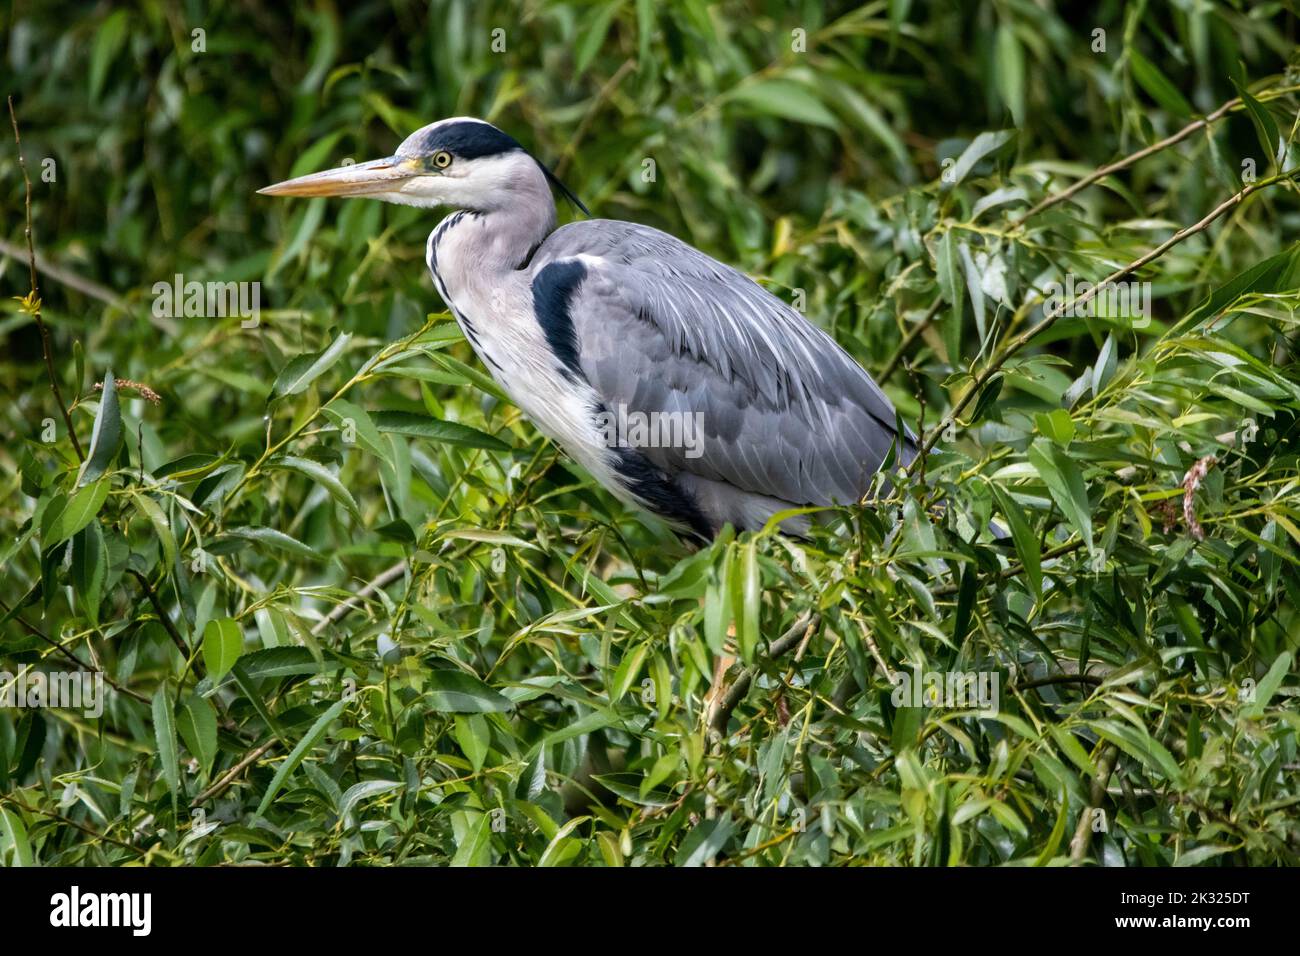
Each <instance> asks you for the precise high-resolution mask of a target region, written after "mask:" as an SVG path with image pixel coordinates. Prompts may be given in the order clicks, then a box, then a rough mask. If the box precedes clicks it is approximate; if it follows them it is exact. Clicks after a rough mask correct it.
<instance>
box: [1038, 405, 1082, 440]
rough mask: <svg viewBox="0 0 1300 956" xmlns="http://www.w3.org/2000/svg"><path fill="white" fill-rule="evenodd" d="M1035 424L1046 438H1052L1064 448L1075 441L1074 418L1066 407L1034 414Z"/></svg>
mask: <svg viewBox="0 0 1300 956" xmlns="http://www.w3.org/2000/svg"><path fill="white" fill-rule="evenodd" d="M1034 425H1035V427H1036V428H1037V429H1038V431H1039V433H1040V434H1041V435H1043V437H1045V438H1050V439H1051V440H1052V441H1054V442H1056V444H1058V445H1060V446H1061V447H1062V448H1064V447H1065V446H1066V445H1068V444H1070V442H1072V441H1074V419H1072V418H1071V417H1070V413H1069V412H1067V411H1066V410H1065V409H1064V408H1054V409H1052V411H1050V412H1048V413H1046V414H1044V413H1042V412H1039V413H1038V414H1037V415H1035V416H1034Z"/></svg>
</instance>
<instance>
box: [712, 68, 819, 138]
mask: <svg viewBox="0 0 1300 956" xmlns="http://www.w3.org/2000/svg"><path fill="white" fill-rule="evenodd" d="M726 99H727V100H729V101H730V102H733V103H740V104H743V105H745V106H747V107H749V108H750V109H751V110H753V111H755V112H757V113H760V114H765V115H767V116H775V117H777V118H779V119H786V120H792V121H794V122H796V123H811V124H812V125H814V126H825V127H826V128H827V129H836V128H838V127H839V121H838V120H837V119H836V118H835V114H833V113H832V112H831V111H830V110H828V109H827V108H826V107H825V105H823V103H822V101H821V100H820V99H818V98H817V94H816V93H814V92H813V91H812V90H811V89H810V88H809V87H807V86H805V85H804V84H802V83H797V82H795V81H793V80H788V79H778V78H773V79H769V80H759V81H758V82H756V83H751V82H743V83H741V84H740V85H739V86H737V87H735V88H734V89H733V90H732V91H731V92H730V93H729V94H728V95H727V96H726Z"/></svg>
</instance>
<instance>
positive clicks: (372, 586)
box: [311, 561, 406, 634]
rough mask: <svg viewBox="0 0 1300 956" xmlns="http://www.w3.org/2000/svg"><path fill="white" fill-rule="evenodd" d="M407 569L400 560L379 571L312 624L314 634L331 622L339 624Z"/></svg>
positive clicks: (404, 563)
mask: <svg viewBox="0 0 1300 956" xmlns="http://www.w3.org/2000/svg"><path fill="white" fill-rule="evenodd" d="M405 571H406V562H405V561H398V562H397V563H396V564H394V565H393V566H392V567H391V568H387V569H385V570H383V571H381V572H379V574H378V576H376V577H375V578H373V579H372V580H371V581H370V583H369V584H367V585H366V586H365V587H363V588H362V589H361V590H360V591H358V592H357V593H356V594H355V595H353V596H352V597H350V598H348V599H347V600H346V601H344V602H343V603H342V604H338V605H335V606H334V607H333V608H331V609H330V612H329V613H328V614H326V615H325V616H324V617H323V618H321V619H320V620H319V621H317V622H316V623H315V624H313V625H312V629H311V632H312V633H313V634H319V633H321V631H323V630H325V628H327V627H329V626H330V625H331V624H337V623H338V622H339V621H341V620H343V618H345V617H347V616H348V614H349V613H350V612H352V611H354V610H356V609H357V608H359V607H360V606H361V602H362V601H364V600H365V599H366V598H368V597H370V595H372V594H374V593H375V592H376V591H382V590H383V589H384V588H386V587H388V585H390V584H392V583H393V582H394V581H396V580H397V579H398V578H400V577H401V576H402V574H403V573H404V572H405Z"/></svg>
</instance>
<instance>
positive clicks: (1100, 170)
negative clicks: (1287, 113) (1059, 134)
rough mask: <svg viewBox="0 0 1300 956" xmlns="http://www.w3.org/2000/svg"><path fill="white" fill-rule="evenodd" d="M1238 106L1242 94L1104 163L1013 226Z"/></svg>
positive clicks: (1039, 205)
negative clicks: (1193, 120)
mask: <svg viewBox="0 0 1300 956" xmlns="http://www.w3.org/2000/svg"><path fill="white" fill-rule="evenodd" d="M1239 106H1241V97H1239V96H1238V97H1234V98H1233V99H1230V100H1228V102H1226V103H1224V104H1223V105H1222V106H1220V107H1219V108H1218V109H1217V110H1215V111H1214V112H1213V113H1210V114H1208V115H1207V116H1205V117H1204V118H1203V119H1198V120H1196V121H1195V122H1194V123H1188V124H1187V125H1186V126H1184V127H1183V128H1182V129H1180V130H1179V131H1178V132H1177V133H1174V134H1173V135H1172V136H1166V137H1165V138H1164V139H1162V140H1160V142H1158V143H1152V144H1151V145H1150V146H1146V147H1143V148H1142V149H1139V150H1138V151H1137V152H1136V153H1130V154H1129V155H1128V156H1125V157H1124V158H1123V159H1117V160H1115V162H1113V163H1108V164H1107V165H1105V166H1099V167H1097V169H1095V170H1093V171H1092V172H1091V173H1089V174H1088V175H1087V176H1084V177H1083V178H1082V179H1080V180H1079V181H1078V182H1077V183H1075V184H1074V185H1073V186H1070V187H1069V188H1067V189H1062V190H1061V191H1060V192H1059V193H1053V194H1052V195H1050V196H1048V197H1047V198H1046V199H1043V200H1042V201H1041V202H1039V203H1038V205H1036V206H1034V207H1032V208H1031V209H1030V210H1029V211H1028V212H1026V213H1025V214H1024V215H1022V216H1021V217H1020V218H1019V219H1016V220H1015V221H1013V222H1012V223H1011V225H1012V226H1013V227H1015V226H1019V225H1020V224H1021V223H1023V222H1024V221H1025V220H1026V219H1032V218H1033V217H1034V216H1037V215H1038V214H1039V213H1040V212H1043V211H1044V210H1046V209H1051V208H1052V207H1053V206H1055V205H1058V204H1059V203H1063V202H1065V201H1066V200H1067V199H1070V198H1072V197H1073V196H1075V195H1076V194H1077V193H1080V192H1082V191H1083V190H1085V189H1087V188H1088V187H1089V186H1091V185H1092V184H1093V183H1096V182H1100V181H1101V180H1103V179H1105V178H1106V177H1107V176H1110V175H1113V174H1114V173H1117V172H1119V171H1120V170H1121V169H1127V168H1128V167H1130V166H1132V165H1133V164H1134V163H1136V162H1139V161H1141V160H1143V159H1146V158H1147V157H1148V156H1152V155H1154V154H1155V153H1158V152H1160V151H1161V150H1164V149H1168V148H1169V147H1170V146H1174V145H1177V144H1178V143H1181V142H1182V141H1183V140H1185V139H1187V137H1189V136H1191V135H1192V134H1193V133H1195V132H1196V131H1197V130H1202V129H1205V127H1207V126H1209V125H1210V124H1211V123H1213V122H1215V121H1216V120H1218V119H1221V118H1222V117H1224V116H1226V115H1227V114H1228V113H1229V112H1231V111H1232V110H1234V109H1236V108H1237V107H1239Z"/></svg>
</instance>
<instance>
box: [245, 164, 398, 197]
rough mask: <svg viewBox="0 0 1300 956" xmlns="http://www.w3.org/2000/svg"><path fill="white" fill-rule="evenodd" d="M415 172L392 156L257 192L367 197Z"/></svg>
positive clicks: (386, 189)
mask: <svg viewBox="0 0 1300 956" xmlns="http://www.w3.org/2000/svg"><path fill="white" fill-rule="evenodd" d="M414 175H415V171H414V170H412V169H411V168H410V167H409V166H407V165H406V162H405V160H402V159H399V158H398V157H396V156H389V157H388V158H386V159H372V160H370V162H368V163H352V164H350V165H348V166H339V167H338V168H337V169H327V170H325V171H324V172H321V173H312V174H310V175H308V176H299V177H298V178H297V179H286V180H285V181H284V182H282V183H276V184H275V185H274V186H267V187H265V188H263V189H259V190H258V192H259V193H261V194H262V195H263V196H368V195H372V194H374V193H384V192H391V191H392V190H393V189H394V188H395V187H397V186H398V185H399V184H400V183H402V182H403V181H405V180H407V179H410V178H411V177H412V176H414Z"/></svg>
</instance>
